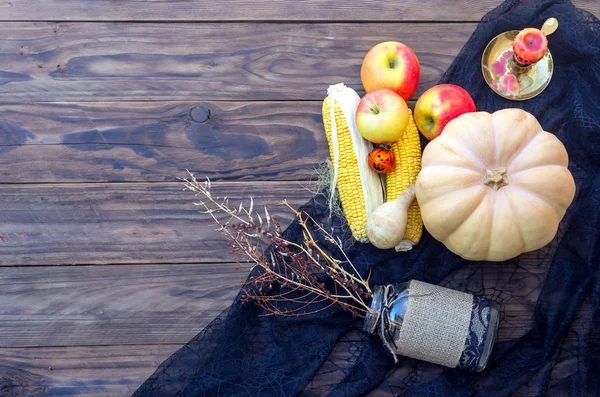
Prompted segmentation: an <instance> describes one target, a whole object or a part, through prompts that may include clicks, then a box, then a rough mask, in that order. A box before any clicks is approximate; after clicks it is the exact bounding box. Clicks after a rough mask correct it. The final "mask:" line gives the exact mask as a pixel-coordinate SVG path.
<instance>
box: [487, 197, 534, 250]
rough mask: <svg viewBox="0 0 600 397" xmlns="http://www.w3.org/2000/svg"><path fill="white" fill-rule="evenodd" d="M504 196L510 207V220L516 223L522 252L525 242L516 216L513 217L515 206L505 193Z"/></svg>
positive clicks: (525, 245)
mask: <svg viewBox="0 0 600 397" xmlns="http://www.w3.org/2000/svg"><path fill="white" fill-rule="evenodd" d="M504 198H505V199H506V201H507V202H508V205H509V207H510V216H511V217H512V220H513V222H514V224H515V225H516V227H517V230H518V231H519V237H520V238H521V244H522V246H523V248H522V249H521V253H522V252H523V250H524V249H525V248H526V247H527V243H526V242H525V235H524V234H523V230H522V229H521V225H520V224H519V222H518V221H517V218H516V217H515V206H514V205H513V202H512V201H511V200H510V198H509V197H508V195H506V194H505V195H504ZM490 248H491V246H490ZM488 255H489V252H488Z"/></svg>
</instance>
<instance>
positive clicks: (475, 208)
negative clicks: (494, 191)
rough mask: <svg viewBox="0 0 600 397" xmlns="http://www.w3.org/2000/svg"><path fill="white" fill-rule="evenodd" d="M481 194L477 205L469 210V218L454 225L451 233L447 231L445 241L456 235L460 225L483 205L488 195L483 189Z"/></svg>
mask: <svg viewBox="0 0 600 397" xmlns="http://www.w3.org/2000/svg"><path fill="white" fill-rule="evenodd" d="M473 186H475V184H473ZM481 192H482V193H483V194H481V197H479V202H478V203H477V205H476V206H475V207H473V210H469V216H466V217H465V218H464V219H463V220H461V221H460V222H459V224H458V225H456V227H455V228H454V229H452V230H451V231H449V232H448V233H446V237H445V238H446V239H448V238H450V236H452V235H453V234H454V233H456V231H457V230H458V229H460V227H461V226H462V225H464V223H465V222H466V221H467V220H469V218H471V217H472V216H473V214H474V213H475V212H477V208H479V207H481V204H483V199H484V198H485V197H486V196H487V195H488V193H487V192H486V191H485V189H484V190H482V191H481ZM443 196H445V194H444V195H442V196H440V197H443ZM440 197H437V198H436V199H435V200H437V199H439V198H440ZM430 203H431V202H430Z"/></svg>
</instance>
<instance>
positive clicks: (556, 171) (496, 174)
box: [416, 109, 575, 261]
mask: <svg viewBox="0 0 600 397" xmlns="http://www.w3.org/2000/svg"><path fill="white" fill-rule="evenodd" d="M568 162H569V160H568V155H567V151H566V149H565V147H564V146H563V144H562V143H561V142H560V141H559V140H558V139H557V138H556V137H555V136H554V135H552V134H550V133H548V132H545V131H544V130H543V129H542V127H541V126H540V124H539V123H538V121H537V120H536V118H535V117H534V116H533V115H531V114H529V113H527V112H525V111H524V110H521V109H504V110H500V111H497V112H495V113H493V114H490V113H486V112H477V113H466V114H463V115H461V116H460V117H458V118H456V119H454V120H452V121H451V122H450V123H448V125H447V126H446V127H445V128H444V131H443V132H442V134H441V135H440V136H439V137H438V138H436V139H434V140H433V141H431V142H430V143H429V144H428V145H427V147H426V148H425V150H424V152H423V168H422V170H421V172H420V174H419V176H418V178H417V182H416V193H417V200H418V202H419V206H420V207H421V215H422V217H423V223H424V225H425V227H426V228H427V230H428V231H429V233H431V235H432V236H433V237H434V238H436V239H437V240H439V241H441V242H442V243H444V245H446V247H448V249H450V250H451V251H452V252H454V253H456V254H457V255H460V256H461V257H463V258H465V259H470V260H488V261H503V260H507V259H510V258H513V257H515V256H517V255H519V254H520V253H522V252H528V251H533V250H536V249H539V248H541V247H543V246H545V245H547V244H548V243H549V242H550V241H551V240H552V239H553V238H554V236H555V235H556V232H557V230H558V224H559V222H560V221H561V219H562V218H563V216H564V215H565V212H566V210H567V207H568V206H569V205H570V204H571V202H572V201H573V197H574V196H575V181H574V180H573V176H572V175H571V173H570V172H569V170H568V169H567V165H568Z"/></svg>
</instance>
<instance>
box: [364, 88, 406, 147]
mask: <svg viewBox="0 0 600 397" xmlns="http://www.w3.org/2000/svg"><path fill="white" fill-rule="evenodd" d="M407 124H408V106H407V105H406V102H405V101H404V99H402V97H401V96H400V95H398V94H396V93H395V92H394V91H392V90H388V89H380V90H375V91H371V92H369V93H368V94H366V95H365V96H364V97H363V98H362V99H361V100H360V103H359V104H358V109H356V126H357V128H358V132H360V134H361V135H362V136H363V138H365V139H366V140H367V141H371V142H373V143H392V142H396V141H397V140H398V139H400V138H401V137H402V134H404V130H405V129H406V125H407Z"/></svg>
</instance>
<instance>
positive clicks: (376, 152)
mask: <svg viewBox="0 0 600 397" xmlns="http://www.w3.org/2000/svg"><path fill="white" fill-rule="evenodd" d="M395 164H396V158H395V157H394V153H393V152H392V151H391V150H390V149H389V148H388V147H385V146H377V147H376V148H375V149H373V150H372V151H371V153H369V167H371V169H372V170H373V171H375V172H376V173H378V174H388V173H390V172H392V170H393V169H394V165H395Z"/></svg>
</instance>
